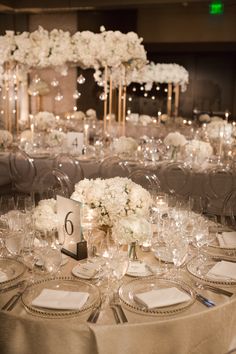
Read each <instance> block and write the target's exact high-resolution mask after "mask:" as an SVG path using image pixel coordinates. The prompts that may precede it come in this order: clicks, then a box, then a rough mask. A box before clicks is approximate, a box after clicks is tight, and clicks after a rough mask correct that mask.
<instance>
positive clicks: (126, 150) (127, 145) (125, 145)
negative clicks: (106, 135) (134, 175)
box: [111, 136, 138, 154]
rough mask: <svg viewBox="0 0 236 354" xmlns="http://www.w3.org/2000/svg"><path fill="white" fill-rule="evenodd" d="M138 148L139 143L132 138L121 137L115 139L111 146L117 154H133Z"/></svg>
mask: <svg viewBox="0 0 236 354" xmlns="http://www.w3.org/2000/svg"><path fill="white" fill-rule="evenodd" d="M137 148H138V143H137V141H136V140H135V139H133V138H131V137H126V136H121V137H120V138H118V139H115V140H114V141H113V142H112V144H111V149H112V150H113V151H114V152H115V153H116V154H132V153H134V152H135V151H136V150H137Z"/></svg>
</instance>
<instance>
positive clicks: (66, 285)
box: [21, 277, 100, 318]
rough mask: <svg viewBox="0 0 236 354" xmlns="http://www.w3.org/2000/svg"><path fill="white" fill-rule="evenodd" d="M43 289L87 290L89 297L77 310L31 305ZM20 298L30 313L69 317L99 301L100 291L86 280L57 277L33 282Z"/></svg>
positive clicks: (82, 311)
mask: <svg viewBox="0 0 236 354" xmlns="http://www.w3.org/2000/svg"><path fill="white" fill-rule="evenodd" d="M43 289H50V290H64V291H80V292H88V293H89V298H88V300H87V301H86V303H85V304H84V306H83V307H82V308H81V309H77V310H63V309H48V308H44V307H36V306H33V305H32V301H33V300H34V299H35V298H36V297H37V296H38V295H39V294H40V293H41V291H42V290H43ZM21 300H22V303H23V305H24V307H25V308H26V310H27V311H28V312H30V313H31V314H32V315H36V316H40V317H45V318H69V317H75V316H78V315H80V314H81V313H84V312H86V311H88V310H90V309H91V308H93V307H94V306H96V304H98V303H99V301H100V291H99V289H98V288H97V287H96V286H95V285H92V284H89V283H88V282H84V281H81V280H75V279H74V278H72V277H58V278H53V279H44V280H40V281H37V282H35V283H33V284H32V285H30V286H29V287H28V288H27V289H26V290H25V292H24V293H23V294H22V296H21Z"/></svg>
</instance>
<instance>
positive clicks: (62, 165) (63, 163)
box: [53, 153, 84, 185]
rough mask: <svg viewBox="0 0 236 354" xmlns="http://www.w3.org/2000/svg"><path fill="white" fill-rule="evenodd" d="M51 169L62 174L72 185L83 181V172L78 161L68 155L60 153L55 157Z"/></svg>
mask: <svg viewBox="0 0 236 354" xmlns="http://www.w3.org/2000/svg"><path fill="white" fill-rule="evenodd" d="M53 167H54V168H56V169H58V170H60V171H62V172H64V173H65V174H66V175H67V176H68V178H69V179H70V182H71V183H72V184H73V185H75V183H77V182H78V181H80V180H82V179H84V171H83V169H82V167H81V164H80V161H79V160H78V159H77V158H76V157H75V156H72V155H70V154H66V153H61V154H59V155H57V156H56V157H55V159H54V161H53Z"/></svg>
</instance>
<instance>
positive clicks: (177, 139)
mask: <svg viewBox="0 0 236 354" xmlns="http://www.w3.org/2000/svg"><path fill="white" fill-rule="evenodd" d="M186 142H187V140H186V138H185V136H184V135H183V134H180V133H179V132H172V133H169V134H167V136H166V137H165V139H164V144H165V145H166V146H174V147H181V146H184V145H185V144H186Z"/></svg>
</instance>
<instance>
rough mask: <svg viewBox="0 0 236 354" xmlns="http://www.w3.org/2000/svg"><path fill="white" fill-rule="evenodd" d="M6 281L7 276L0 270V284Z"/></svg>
mask: <svg viewBox="0 0 236 354" xmlns="http://www.w3.org/2000/svg"><path fill="white" fill-rule="evenodd" d="M7 279H8V278H7V275H6V274H5V273H4V272H2V271H1V270H0V283H1V282H4V281H6V280H7Z"/></svg>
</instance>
